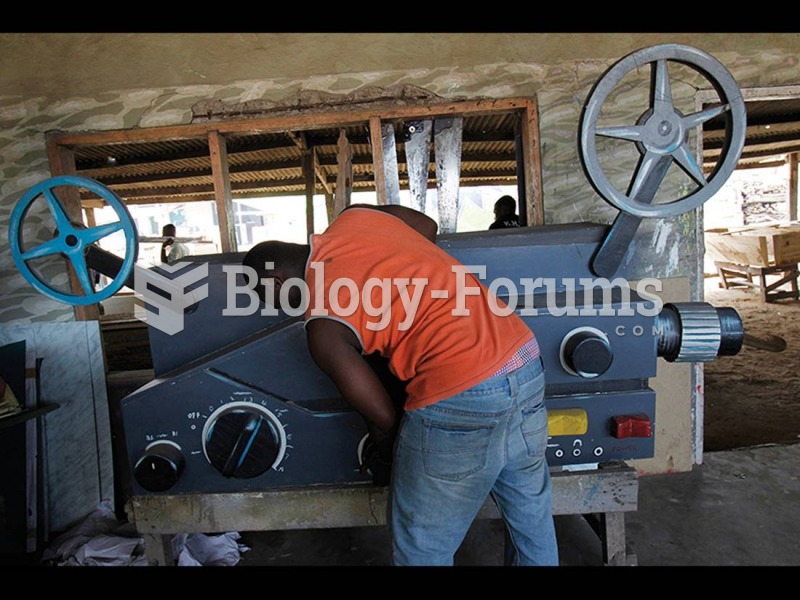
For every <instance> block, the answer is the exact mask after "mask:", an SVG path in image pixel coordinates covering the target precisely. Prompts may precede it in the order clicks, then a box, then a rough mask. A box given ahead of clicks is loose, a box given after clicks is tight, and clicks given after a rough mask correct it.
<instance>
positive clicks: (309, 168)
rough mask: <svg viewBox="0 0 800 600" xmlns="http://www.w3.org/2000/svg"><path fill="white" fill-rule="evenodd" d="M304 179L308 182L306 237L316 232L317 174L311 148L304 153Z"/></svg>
mask: <svg viewBox="0 0 800 600" xmlns="http://www.w3.org/2000/svg"><path fill="white" fill-rule="evenodd" d="M303 179H304V180H305V184H306V239H308V236H310V235H311V234H312V233H314V191H315V185H316V176H315V175H314V156H313V153H312V152H311V151H310V150H307V151H306V152H305V154H303Z"/></svg>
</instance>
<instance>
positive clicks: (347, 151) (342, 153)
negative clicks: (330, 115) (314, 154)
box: [333, 129, 353, 217]
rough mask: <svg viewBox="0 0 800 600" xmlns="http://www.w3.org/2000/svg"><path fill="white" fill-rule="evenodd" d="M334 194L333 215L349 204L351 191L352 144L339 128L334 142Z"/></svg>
mask: <svg viewBox="0 0 800 600" xmlns="http://www.w3.org/2000/svg"><path fill="white" fill-rule="evenodd" d="M336 150H337V151H336V164H337V168H336V195H335V197H334V201H333V213H334V217H335V216H336V215H338V214H339V213H340V212H342V211H343V210H344V209H345V208H346V207H348V206H350V197H351V195H352V193H353V146H352V145H351V144H350V142H349V141H348V139H347V131H346V130H344V129H340V130H339V140H338V142H337V143H336Z"/></svg>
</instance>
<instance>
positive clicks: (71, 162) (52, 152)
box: [46, 140, 100, 321]
mask: <svg viewBox="0 0 800 600" xmlns="http://www.w3.org/2000/svg"><path fill="white" fill-rule="evenodd" d="M46 143H47V157H48V159H49V162H50V174H51V175H52V176H53V177H57V176H59V175H75V152H74V151H73V150H72V149H71V148H66V147H64V146H61V145H59V144H56V143H55V142H54V141H52V140H47V142H46ZM58 197H59V200H61V204H62V205H63V206H64V210H65V211H66V213H67V217H69V220H70V221H72V222H73V223H83V216H82V215H81V197H80V190H79V189H78V188H75V187H68V188H61V189H60V190H59V194H58ZM64 262H65V263H66V265H67V275H68V277H69V289H70V292H71V293H73V294H78V295H83V294H84V291H83V287H82V286H81V282H80V281H79V280H78V276H77V275H76V274H75V269H74V268H73V267H72V263H71V262H70V261H69V260H67V259H66V258H65V259H64ZM72 311H73V313H74V314H75V319H76V320H78V321H97V320H99V319H100V306H99V304H89V305H86V306H73V307H72Z"/></svg>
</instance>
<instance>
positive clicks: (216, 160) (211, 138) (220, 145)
mask: <svg viewBox="0 0 800 600" xmlns="http://www.w3.org/2000/svg"><path fill="white" fill-rule="evenodd" d="M208 149H209V152H210V153H211V173H212V178H213V180H214V201H215V203H216V207H217V220H218V221H219V237H220V243H221V245H222V251H223V252H236V251H237V244H236V230H235V228H234V216H233V198H232V196H231V180H230V176H229V173H228V147H227V144H226V142H225V136H223V135H222V134H220V132H219V131H209V132H208Z"/></svg>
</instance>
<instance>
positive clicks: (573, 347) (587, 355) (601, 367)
mask: <svg viewBox="0 0 800 600" xmlns="http://www.w3.org/2000/svg"><path fill="white" fill-rule="evenodd" d="M561 358H562V360H563V361H564V365H565V366H566V367H568V368H569V369H570V370H572V371H573V372H574V373H575V374H576V375H579V376H581V377H585V378H592V377H598V376H599V375H602V374H603V373H605V372H606V371H608V368H609V367H610V366H611V363H612V362H613V360H614V353H613V352H612V350H611V346H610V345H609V343H608V340H607V339H606V337H605V336H604V335H603V334H602V333H600V332H599V331H591V330H588V331H587V330H583V331H575V332H573V333H571V334H569V335H568V337H567V338H566V339H565V340H564V344H563V350H562V356H561Z"/></svg>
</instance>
